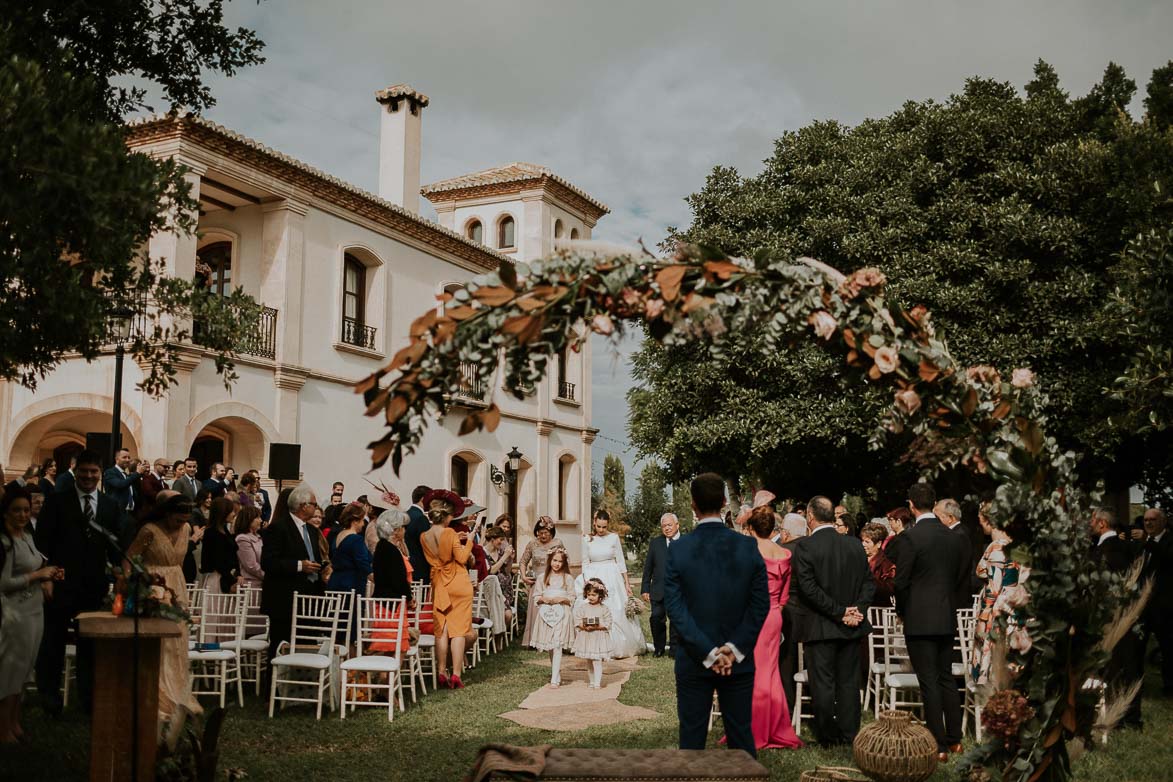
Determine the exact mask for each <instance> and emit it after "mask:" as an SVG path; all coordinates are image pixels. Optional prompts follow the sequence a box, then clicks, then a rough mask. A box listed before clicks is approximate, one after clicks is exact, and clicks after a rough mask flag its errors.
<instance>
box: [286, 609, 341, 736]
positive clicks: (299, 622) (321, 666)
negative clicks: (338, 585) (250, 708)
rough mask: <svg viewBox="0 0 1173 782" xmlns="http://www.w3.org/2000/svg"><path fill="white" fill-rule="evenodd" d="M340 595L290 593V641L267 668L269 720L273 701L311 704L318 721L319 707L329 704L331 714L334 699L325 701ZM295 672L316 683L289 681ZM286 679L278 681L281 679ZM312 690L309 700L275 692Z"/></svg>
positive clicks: (320, 716) (331, 666)
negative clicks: (304, 673)
mask: <svg viewBox="0 0 1173 782" xmlns="http://www.w3.org/2000/svg"><path fill="white" fill-rule="evenodd" d="M340 598H341V593H338V592H334V593H329V594H327V595H325V596H322V597H317V596H313V595H300V594H298V593H297V592H294V593H293V628H292V630H291V632H290V636H289V637H290V641H288V642H286V641H282V642H281V646H280V647H278V649H277V656H276V657H274V658H273V659H272V660H271V661H270V663H269V667H270V668H271V669H272V672H273V673H272V685H271V688H270V690H269V717H270V718H271V717H272V716H273V708H274V706H275V705H276V703H277V701H283V702H292V703H313V704H315V706H316V707H317V713H316V717H317V719H321V718H322V703H323V702H324V701H327V700H328V701H329V703H330V710H331V711H333V710H334V699H333V698H329V699H328V698H327V697H326V695H327V692H328V691H329V688H330V679H331V669H332V668H333V666H334V660H335V649H336V648H337V647H336V639H337V636H338V615H339V610H340V605H339V604H340V602H341V599H340ZM295 671H309V672H310V673H311V675H313V676H316V678H317V682H316V683H315V682H314V681H312V680H309V681H307V680H306V679H295V678H291V677H290V674H292V673H293V672H295ZM283 674H284V675H285V677H286V678H282V675H283ZM282 685H284V686H286V687H299V686H300V687H316V689H317V692H316V694H315V696H314V697H313V698H304V697H297V696H293V695H286V694H281V695H279V694H278V692H279V690H280V688H281V686H282Z"/></svg>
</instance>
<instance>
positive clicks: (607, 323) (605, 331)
mask: <svg viewBox="0 0 1173 782" xmlns="http://www.w3.org/2000/svg"><path fill="white" fill-rule="evenodd" d="M591 331H593V332H595V333H596V334H602V335H603V336H604V337H606V336H610V335H611V334H612V333H613V332H614V331H615V324H614V323H612V322H611V316H610V315H607V314H606V313H602V312H600V313H599V314H598V315H596V316H595V317H593V318H591Z"/></svg>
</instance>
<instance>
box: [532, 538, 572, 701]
mask: <svg viewBox="0 0 1173 782" xmlns="http://www.w3.org/2000/svg"><path fill="white" fill-rule="evenodd" d="M534 588H535V590H536V591H535V593H534V602H535V605H536V607H537V610H538V615H537V616H536V617H534V623H533V635H532V636H531V637H530V645H531V646H533V647H534V648H535V649H541V650H542V651H546V652H549V653H550V686H551V687H558V686H560V685H561V684H562V650H563V649H569V648H570V646H571V644H572V641H573V638H574V624H573V622H572V620H571V616H570V607H571V605H573V604H574V591H573V590H574V579H573V578H571V576H570V562H569V561H568V560H567V558H566V550H565V549H554V550H553V551H551V552H550V556H549V559H548V560H547V561H546V574H545V576H543V577H542V578H541V579H540V580H539V581H538V582H537V583H536V584H534Z"/></svg>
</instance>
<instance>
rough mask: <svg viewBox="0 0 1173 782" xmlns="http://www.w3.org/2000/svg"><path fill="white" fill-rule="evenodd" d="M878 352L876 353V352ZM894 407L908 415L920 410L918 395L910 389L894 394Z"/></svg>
mask: <svg viewBox="0 0 1173 782" xmlns="http://www.w3.org/2000/svg"><path fill="white" fill-rule="evenodd" d="M877 352H878V351H877ZM896 407H897V409H899V410H901V411H902V412H904V413H907V414H908V415H912V414H913V413H915V412H916V411H917V410H920V394H918V393H917V392H916V391H914V390H912V389H911V388H906V389H904V390H903V391H897V392H896Z"/></svg>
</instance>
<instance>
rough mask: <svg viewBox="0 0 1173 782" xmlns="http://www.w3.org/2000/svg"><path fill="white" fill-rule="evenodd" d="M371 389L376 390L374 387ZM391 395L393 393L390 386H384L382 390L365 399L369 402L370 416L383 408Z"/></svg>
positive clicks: (368, 412) (368, 410)
mask: <svg viewBox="0 0 1173 782" xmlns="http://www.w3.org/2000/svg"><path fill="white" fill-rule="evenodd" d="M371 390H372V391H374V389H371ZM390 395H391V389H390V388H384V389H383V390H381V391H375V392H374V393H373V394H372V395H371V398H370V399H368V400H365V401H366V403H367V412H366V414H367V415H368V416H371V415H375V414H376V413H378V412H379V411H380V410H382V409H383V406H384V405H386V404H387V397H389V396H390Z"/></svg>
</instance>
